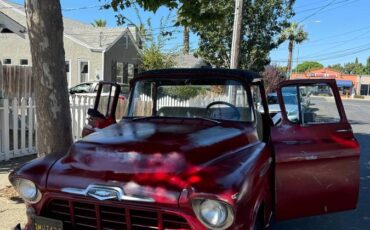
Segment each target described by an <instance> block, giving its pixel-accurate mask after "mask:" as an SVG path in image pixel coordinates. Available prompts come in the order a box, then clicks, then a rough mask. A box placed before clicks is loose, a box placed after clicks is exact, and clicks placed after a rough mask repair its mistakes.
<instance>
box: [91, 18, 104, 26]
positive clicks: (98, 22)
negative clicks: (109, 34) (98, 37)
mask: <svg viewBox="0 0 370 230" xmlns="http://www.w3.org/2000/svg"><path fill="white" fill-rule="evenodd" d="M91 25H92V26H94V27H106V26H107V21H106V20H103V19H95V20H94V22H93V23H91Z"/></svg>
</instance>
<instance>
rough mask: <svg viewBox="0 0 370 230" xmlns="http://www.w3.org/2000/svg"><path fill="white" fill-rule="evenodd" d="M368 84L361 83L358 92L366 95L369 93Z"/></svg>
mask: <svg viewBox="0 0 370 230" xmlns="http://www.w3.org/2000/svg"><path fill="white" fill-rule="evenodd" d="M369 86H370V85H361V92H360V94H361V95H362V96H367V95H369Z"/></svg>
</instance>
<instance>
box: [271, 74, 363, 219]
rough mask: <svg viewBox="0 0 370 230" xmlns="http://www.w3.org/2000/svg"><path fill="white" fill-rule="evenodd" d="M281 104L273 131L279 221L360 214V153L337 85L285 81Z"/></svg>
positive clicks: (332, 83) (280, 98)
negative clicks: (351, 212)
mask: <svg viewBox="0 0 370 230" xmlns="http://www.w3.org/2000/svg"><path fill="white" fill-rule="evenodd" d="M321 92H328V93H327V95H323V94H322V93H321ZM278 98H279V103H280V107H281V114H282V121H281V123H280V125H278V126H275V127H273V128H272V130H271V140H272V144H273V147H274V153H275V162H276V163H275V206H276V207H275V209H276V218H277V219H278V220H279V219H280V220H281V219H288V218H296V217H304V216H311V215H319V214H324V213H330V212H336V211H343V210H349V209H354V208H356V205H357V200H358V193H359V179H360V175H359V156H360V149H359V144H358V142H357V140H356V139H355V137H354V135H353V132H352V128H351V125H350V124H349V123H348V120H347V118H346V115H345V112H344V108H343V105H342V101H341V98H340V95H339V93H338V89H337V86H336V83H335V80H329V79H320V80H291V81H285V82H283V83H281V84H280V86H279V90H278Z"/></svg>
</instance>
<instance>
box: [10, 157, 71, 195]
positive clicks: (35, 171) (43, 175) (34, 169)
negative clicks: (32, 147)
mask: <svg viewBox="0 0 370 230" xmlns="http://www.w3.org/2000/svg"><path fill="white" fill-rule="evenodd" d="M64 155H65V153H51V154H48V155H46V156H44V157H40V158H36V159H34V160H32V161H29V162H27V163H25V164H23V165H21V166H20V167H18V168H16V169H15V170H13V171H12V172H11V173H10V174H9V181H10V183H12V184H13V181H14V180H15V179H17V178H23V179H28V180H31V181H33V182H34V183H35V184H37V185H38V187H39V189H41V190H44V189H45V188H46V185H47V178H48V174H49V170H50V169H51V167H52V166H53V165H54V163H55V162H56V161H57V160H59V159H60V158H61V157H63V156H64Z"/></svg>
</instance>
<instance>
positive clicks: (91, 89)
mask: <svg viewBox="0 0 370 230" xmlns="http://www.w3.org/2000/svg"><path fill="white" fill-rule="evenodd" d="M98 84H99V82H98V81H92V82H84V83H81V84H78V85H75V86H73V87H71V88H69V89H68V91H69V94H71V95H73V94H79V93H93V94H94V95H95V94H96V92H97V91H98Z"/></svg>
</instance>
